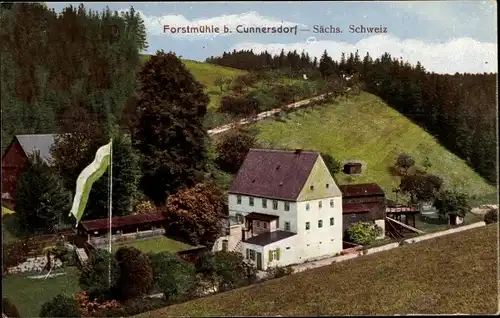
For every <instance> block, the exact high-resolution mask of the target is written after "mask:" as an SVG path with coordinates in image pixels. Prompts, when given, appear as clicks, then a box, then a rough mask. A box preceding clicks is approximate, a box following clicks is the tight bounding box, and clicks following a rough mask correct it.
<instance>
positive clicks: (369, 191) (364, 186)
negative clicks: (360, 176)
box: [339, 183, 385, 197]
mask: <svg viewBox="0 0 500 318" xmlns="http://www.w3.org/2000/svg"><path fill="white" fill-rule="evenodd" d="M339 189H340V191H342V196H343V197H359V196H370V195H384V194H385V193H384V190H383V189H382V188H381V187H380V186H379V185H378V184H376V183H360V184H344V185H339Z"/></svg>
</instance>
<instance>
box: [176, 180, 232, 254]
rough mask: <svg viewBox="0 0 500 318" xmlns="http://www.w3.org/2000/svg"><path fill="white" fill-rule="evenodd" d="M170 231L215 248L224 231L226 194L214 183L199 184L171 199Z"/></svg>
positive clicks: (188, 239)
mask: <svg viewBox="0 0 500 318" xmlns="http://www.w3.org/2000/svg"><path fill="white" fill-rule="evenodd" d="M166 210H167V211H166V213H167V220H166V230H167V233H170V234H172V235H173V236H176V237H179V238H181V239H183V240H185V241H187V242H189V243H191V244H193V245H199V244H201V245H205V246H207V247H208V248H209V249H211V248H212V246H213V244H214V242H215V240H216V239H217V237H218V236H219V235H220V233H221V231H222V219H223V217H224V213H225V209H224V203H223V199H222V194H221V193H220V192H219V191H218V190H217V189H215V188H214V187H212V186H208V185H205V184H197V185H196V186H194V187H193V188H189V189H184V190H180V191H179V192H177V193H176V194H174V195H171V196H170V197H169V198H168V202H167V205H166Z"/></svg>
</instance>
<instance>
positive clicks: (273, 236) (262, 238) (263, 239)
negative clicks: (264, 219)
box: [244, 231, 296, 246]
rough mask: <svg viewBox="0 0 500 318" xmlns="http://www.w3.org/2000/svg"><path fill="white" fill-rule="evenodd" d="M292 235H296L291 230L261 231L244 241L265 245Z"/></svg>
mask: <svg viewBox="0 0 500 318" xmlns="http://www.w3.org/2000/svg"><path fill="white" fill-rule="evenodd" d="M294 235H296V234H295V233H292V232H286V231H273V232H266V233H262V234H259V235H256V236H254V237H251V238H249V239H247V240H245V241H244V243H248V244H254V245H260V246H266V245H269V244H271V243H274V242H278V241H281V240H284V239H287V238H289V237H292V236H294Z"/></svg>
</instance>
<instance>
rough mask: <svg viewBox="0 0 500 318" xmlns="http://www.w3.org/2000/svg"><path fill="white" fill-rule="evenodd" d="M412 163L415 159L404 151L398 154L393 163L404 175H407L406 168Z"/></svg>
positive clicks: (412, 164)
mask: <svg viewBox="0 0 500 318" xmlns="http://www.w3.org/2000/svg"><path fill="white" fill-rule="evenodd" d="M414 165H415V159H414V158H413V157H412V156H410V155H408V154H406V153H401V154H399V155H398V158H397V159H396V164H395V166H396V168H398V169H400V170H401V171H402V172H403V174H404V175H407V174H408V170H409V169H410V168H411V167H413V166H414Z"/></svg>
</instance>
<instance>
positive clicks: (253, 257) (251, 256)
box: [249, 250, 255, 261]
mask: <svg viewBox="0 0 500 318" xmlns="http://www.w3.org/2000/svg"><path fill="white" fill-rule="evenodd" d="M249 256H250V259H251V260H252V261H255V251H254V250H250V255H249Z"/></svg>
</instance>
